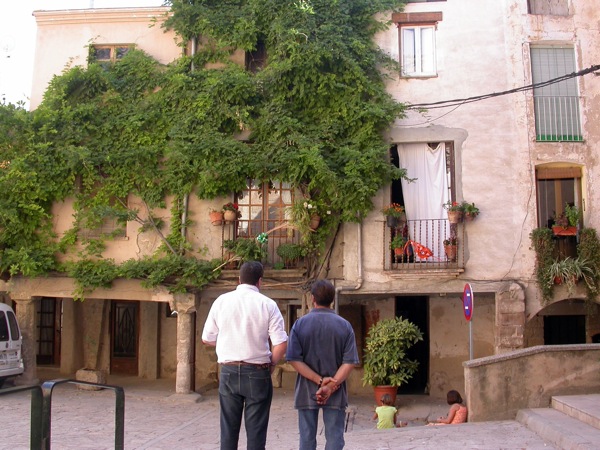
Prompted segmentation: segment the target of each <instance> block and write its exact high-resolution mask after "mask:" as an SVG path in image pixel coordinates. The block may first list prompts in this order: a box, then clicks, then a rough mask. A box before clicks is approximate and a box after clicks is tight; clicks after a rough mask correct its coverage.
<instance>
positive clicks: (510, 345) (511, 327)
mask: <svg viewBox="0 0 600 450" xmlns="http://www.w3.org/2000/svg"><path fill="white" fill-rule="evenodd" d="M524 331H525V292H524V291H523V289H522V288H521V286H519V285H518V284H517V283H511V284H510V285H509V286H507V288H505V289H500V290H499V291H498V292H496V354H499V353H505V352H508V351H511V350H516V349H519V348H523V345H524V342H525V340H524V336H523V335H524Z"/></svg>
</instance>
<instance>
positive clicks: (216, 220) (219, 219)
mask: <svg viewBox="0 0 600 450" xmlns="http://www.w3.org/2000/svg"><path fill="white" fill-rule="evenodd" d="M208 217H209V218H210V223H212V224H213V225H215V226H217V225H221V224H222V223H223V210H222V209H221V210H216V209H213V208H211V209H210V211H209V212H208Z"/></svg>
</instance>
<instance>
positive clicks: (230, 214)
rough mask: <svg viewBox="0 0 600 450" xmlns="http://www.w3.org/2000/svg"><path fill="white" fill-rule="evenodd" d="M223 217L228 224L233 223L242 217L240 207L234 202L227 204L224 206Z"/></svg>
mask: <svg viewBox="0 0 600 450" xmlns="http://www.w3.org/2000/svg"><path fill="white" fill-rule="evenodd" d="M223 216H224V218H225V220H226V221H228V222H233V221H235V220H237V219H239V218H240V217H242V213H241V211H240V207H239V205H238V204H237V203H233V202H229V203H225V204H224V205H223Z"/></svg>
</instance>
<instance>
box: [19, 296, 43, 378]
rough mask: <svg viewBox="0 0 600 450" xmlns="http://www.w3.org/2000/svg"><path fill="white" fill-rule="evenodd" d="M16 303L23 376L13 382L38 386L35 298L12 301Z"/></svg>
mask: <svg viewBox="0 0 600 450" xmlns="http://www.w3.org/2000/svg"><path fill="white" fill-rule="evenodd" d="M13 300H15V301H16V302H17V310H16V311H15V314H16V316H17V321H18V322H19V327H20V328H21V335H22V336H23V346H22V347H21V354H22V356H23V364H24V365H25V371H24V372H23V375H21V376H19V377H17V378H16V380H15V384H17V385H30V384H38V383H39V382H40V380H39V379H38V377H37V362H36V353H37V352H36V341H35V300H36V298H35V297H30V298H26V299H13Z"/></svg>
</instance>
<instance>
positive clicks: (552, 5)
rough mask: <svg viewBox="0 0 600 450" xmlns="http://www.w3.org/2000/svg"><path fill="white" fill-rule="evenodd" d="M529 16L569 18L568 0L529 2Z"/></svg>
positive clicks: (529, 0) (535, 0)
mask: <svg viewBox="0 0 600 450" xmlns="http://www.w3.org/2000/svg"><path fill="white" fill-rule="evenodd" d="M527 7H528V10H529V14H545V15H549V16H568V15H569V3H568V0H552V1H548V0H528V2H527Z"/></svg>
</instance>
